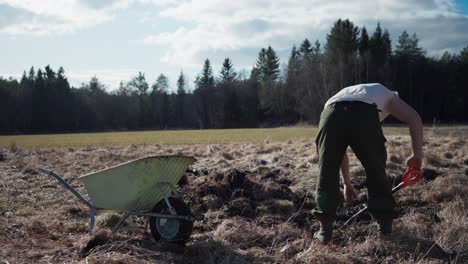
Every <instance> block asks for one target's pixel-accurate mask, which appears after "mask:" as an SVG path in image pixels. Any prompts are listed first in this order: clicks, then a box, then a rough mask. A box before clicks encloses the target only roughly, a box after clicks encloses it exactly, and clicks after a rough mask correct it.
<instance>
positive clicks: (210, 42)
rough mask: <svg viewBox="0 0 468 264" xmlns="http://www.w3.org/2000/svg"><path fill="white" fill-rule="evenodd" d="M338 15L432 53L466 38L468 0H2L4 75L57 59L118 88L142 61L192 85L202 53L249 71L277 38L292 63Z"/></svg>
mask: <svg viewBox="0 0 468 264" xmlns="http://www.w3.org/2000/svg"><path fill="white" fill-rule="evenodd" d="M338 18H343V19H346V18H349V19H350V20H351V21H353V22H354V23H355V24H356V25H357V26H359V27H362V26H366V27H367V29H368V31H370V32H373V30H374V28H375V26H376V24H377V22H378V21H380V23H381V24H382V26H383V27H384V28H388V29H389V31H390V33H391V35H392V40H393V42H394V43H393V44H395V43H396V41H397V37H398V35H399V34H400V33H401V31H402V30H404V29H406V30H407V31H408V32H410V33H413V32H415V33H417V35H418V36H419V38H420V45H421V46H422V47H423V48H424V49H425V50H426V51H427V53H428V55H430V56H438V55H440V54H442V53H443V52H445V51H449V52H458V51H460V49H461V48H463V47H465V46H467V45H468V33H467V32H468V31H467V29H468V0H457V1H455V0H363V1H349V0H340V1H331V0H313V1H312V0H236V1H221V0H191V1H190V0H101V1H93V0H62V1H60V0H22V1H21V0H0V43H1V44H0V45H1V48H0V58H1V59H0V76H3V77H9V76H13V77H15V78H19V77H20V76H21V74H22V72H23V70H28V69H29V68H30V67H31V66H34V67H35V68H36V69H37V68H38V67H40V68H44V66H46V65H48V64H50V65H51V67H52V68H54V69H57V68H58V67H59V66H63V67H64V69H65V71H66V76H67V77H68V79H69V80H70V83H71V84H72V85H74V86H79V85H80V84H81V83H82V82H88V81H89V79H90V78H91V77H92V76H94V75H96V76H97V77H98V78H99V79H100V80H101V81H102V82H103V83H104V84H106V86H107V89H108V90H112V89H115V88H116V87H117V86H118V83H119V82H120V81H128V80H129V79H130V78H131V77H132V76H135V75H137V74H138V72H139V71H142V72H145V75H146V78H147V80H148V82H149V83H150V84H151V83H153V82H154V80H155V79H156V77H157V75H159V74H160V73H164V74H166V75H167V76H169V79H170V81H171V84H172V86H174V84H175V80H176V78H177V76H178V74H179V73H180V71H181V70H182V71H184V73H186V75H187V76H188V79H189V86H190V87H192V88H193V80H194V78H195V76H196V74H197V73H198V72H200V70H201V67H202V64H203V61H204V59H205V58H209V59H210V60H211V62H212V64H213V67H214V71H215V72H216V73H217V72H218V71H219V65H220V64H221V63H222V60H223V59H224V58H225V57H229V58H231V60H232V61H233V63H234V66H235V68H236V69H237V70H242V69H244V71H245V72H246V73H247V74H248V72H249V70H250V68H251V67H252V65H253V64H254V63H255V60H256V56H257V53H258V51H259V50H260V49H261V48H262V47H266V46H268V45H271V46H272V47H273V48H274V49H275V50H276V51H277V53H278V54H279V56H280V59H281V62H282V63H286V61H287V58H288V55H289V53H290V50H291V47H292V45H293V44H299V43H300V42H301V41H302V40H304V39H305V38H308V39H310V40H311V41H315V40H317V39H318V40H319V41H320V42H322V44H323V43H324V40H325V36H326V33H327V32H328V31H329V29H330V27H331V26H332V24H333V22H334V21H335V20H337V19H338Z"/></svg>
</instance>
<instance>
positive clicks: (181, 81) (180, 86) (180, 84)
mask: <svg viewBox="0 0 468 264" xmlns="http://www.w3.org/2000/svg"><path fill="white" fill-rule="evenodd" d="M186 93H187V92H186V89H185V75H184V73H183V72H182V71H180V74H179V78H177V94H178V95H184V94H186Z"/></svg>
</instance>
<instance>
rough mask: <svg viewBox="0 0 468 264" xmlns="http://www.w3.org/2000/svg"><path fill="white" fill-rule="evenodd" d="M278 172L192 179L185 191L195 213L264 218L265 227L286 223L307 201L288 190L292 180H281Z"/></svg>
mask: <svg viewBox="0 0 468 264" xmlns="http://www.w3.org/2000/svg"><path fill="white" fill-rule="evenodd" d="M279 174H280V171H279V170H273V171H267V170H263V171H259V170H256V171H255V172H250V171H241V170H237V169H230V170H227V171H225V172H224V173H215V174H213V175H210V176H200V177H194V179H189V181H190V184H188V185H187V186H184V187H183V188H182V192H183V193H184V194H186V198H187V199H188V201H189V204H190V205H191V207H192V209H193V211H194V213H195V214H199V215H203V214H205V213H206V212H207V211H209V210H210V211H217V210H222V211H224V214H219V215H224V216H241V217H245V218H250V219H254V218H256V219H263V220H264V221H265V222H264V224H277V223H280V222H282V221H286V220H287V219H288V218H290V217H292V216H293V215H294V213H295V212H296V211H297V210H296V209H297V208H299V207H300V206H301V205H303V201H304V198H303V197H300V196H299V195H298V194H296V193H293V192H292V191H291V189H290V188H289V185H290V184H291V181H288V180H281V177H280V176H279Z"/></svg>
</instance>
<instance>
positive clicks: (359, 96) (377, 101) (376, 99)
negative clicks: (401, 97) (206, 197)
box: [325, 83, 398, 121]
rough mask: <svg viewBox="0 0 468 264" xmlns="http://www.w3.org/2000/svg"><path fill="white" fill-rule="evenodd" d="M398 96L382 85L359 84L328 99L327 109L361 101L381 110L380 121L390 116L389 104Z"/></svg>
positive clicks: (344, 89)
mask: <svg viewBox="0 0 468 264" xmlns="http://www.w3.org/2000/svg"><path fill="white" fill-rule="evenodd" d="M395 95H396V96H398V93H397V92H395V91H391V90H389V89H388V88H387V87H385V86H383V85H382V84H380V83H366V84H358V85H353V86H349V87H346V88H343V89H342V90H341V91H339V92H338V93H337V94H335V95H334V96H333V97H332V98H330V99H328V101H327V102H326V103H325V107H327V106H328V105H330V104H332V103H336V102H342V101H359V102H364V103H368V104H373V105H376V106H377V109H378V110H379V119H380V121H382V120H384V119H385V118H386V117H387V116H388V115H389V112H388V109H387V106H388V103H389V102H390V100H391V99H392V98H393V96H395Z"/></svg>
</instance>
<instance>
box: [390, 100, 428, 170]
mask: <svg viewBox="0 0 468 264" xmlns="http://www.w3.org/2000/svg"><path fill="white" fill-rule="evenodd" d="M388 110H389V112H390V114H391V115H393V116H394V117H396V118H397V119H398V120H400V121H402V122H404V123H406V124H408V125H409V129H410V136H411V144H412V147H413V156H412V157H410V158H409V159H408V161H407V163H408V165H409V166H412V167H416V168H418V169H419V168H421V166H422V158H423V151H422V144H423V126H422V121H421V117H420V116H419V114H418V113H417V112H416V110H414V109H413V108H412V107H411V106H409V105H408V104H407V103H405V102H404V101H403V100H401V99H400V98H399V97H398V96H396V95H395V96H394V97H393V98H392V100H390V102H389V105H388Z"/></svg>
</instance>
